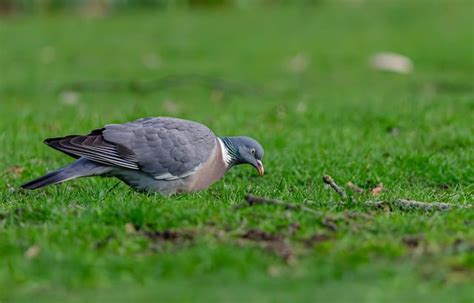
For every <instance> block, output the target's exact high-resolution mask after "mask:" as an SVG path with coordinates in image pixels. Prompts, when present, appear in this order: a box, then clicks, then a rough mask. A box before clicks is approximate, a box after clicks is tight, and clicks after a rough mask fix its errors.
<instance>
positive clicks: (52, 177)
mask: <svg viewBox="0 0 474 303" xmlns="http://www.w3.org/2000/svg"><path fill="white" fill-rule="evenodd" d="M74 178H76V177H75V176H69V175H68V174H67V173H65V172H64V171H63V169H58V170H55V171H53V172H50V173H48V174H46V175H44V176H42V177H39V178H37V179H34V180H32V181H30V182H28V183H25V184H23V185H21V188H25V189H37V188H41V187H44V186H47V185H52V184H58V183H61V182H64V181H67V180H71V179H74Z"/></svg>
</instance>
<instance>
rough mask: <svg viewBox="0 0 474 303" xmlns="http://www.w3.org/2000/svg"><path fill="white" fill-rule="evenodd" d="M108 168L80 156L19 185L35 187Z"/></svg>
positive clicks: (108, 168)
mask: <svg viewBox="0 0 474 303" xmlns="http://www.w3.org/2000/svg"><path fill="white" fill-rule="evenodd" d="M110 170H111V168H110V167H108V166H104V165H101V164H99V163H96V162H93V161H90V160H87V159H84V158H80V159H78V160H77V161H75V162H73V163H71V164H69V165H67V166H65V167H62V168H60V169H58V170H55V171H52V172H50V173H48V174H46V175H44V176H42V177H39V178H37V179H34V180H32V181H30V182H28V183H25V184H23V185H21V187H22V188H25V189H37V188H41V187H44V186H48V185H51V184H58V183H61V182H64V181H68V180H72V179H76V178H80V177H87V176H97V175H102V174H105V173H107V172H109V171H110Z"/></svg>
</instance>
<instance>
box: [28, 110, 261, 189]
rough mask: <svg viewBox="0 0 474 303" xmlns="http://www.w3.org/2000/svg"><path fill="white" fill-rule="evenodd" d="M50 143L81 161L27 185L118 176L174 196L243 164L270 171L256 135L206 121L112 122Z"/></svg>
mask: <svg viewBox="0 0 474 303" xmlns="http://www.w3.org/2000/svg"><path fill="white" fill-rule="evenodd" d="M44 143H45V144H46V145H48V146H49V147H52V148H54V149H56V150H59V151H61V152H63V153H65V154H66V155H69V156H71V157H73V158H75V159H76V160H75V161H74V162H72V163H71V164H69V165H67V166H64V167H62V168H59V169H57V170H55V171H52V172H49V173H47V174H46V175H44V176H42V177H39V178H37V179H34V180H32V181H30V182H27V183H25V184H23V185H21V187H22V188H24V189H30V190H33V189H38V188H41V187H45V186H48V185H52V184H58V183H62V182H65V181H68V180H72V179H77V178H81V177H92V176H103V177H115V178H118V179H119V180H121V181H123V182H124V183H126V184H127V185H129V186H130V187H131V188H132V189H134V190H135V191H138V192H144V193H159V194H162V195H165V196H169V195H174V194H181V193H188V192H196V191H199V190H203V189H205V188H207V187H209V186H210V185H211V184H212V183H214V182H215V181H217V180H219V179H221V178H222V177H223V176H224V174H225V173H226V172H227V171H229V169H231V168H232V167H234V166H236V165H240V164H250V165H252V166H253V167H254V168H255V169H256V170H257V171H258V174H259V175H260V176H263V174H264V167H263V164H262V158H263V155H264V150H263V148H262V146H261V145H260V143H258V142H257V141H256V140H255V139H253V138H250V137H246V136H235V137H218V136H216V135H215V134H214V133H213V132H212V131H211V130H210V129H209V128H208V127H207V126H205V125H203V124H201V123H198V122H194V121H190V120H184V119H179V118H174V117H149V118H141V119H138V120H135V121H132V122H128V123H123V124H107V125H105V126H104V127H103V128H100V129H95V130H92V131H91V132H90V133H89V134H87V135H69V136H65V137H57V138H49V139H46V140H44Z"/></svg>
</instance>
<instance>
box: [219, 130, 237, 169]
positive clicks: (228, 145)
mask: <svg viewBox="0 0 474 303" xmlns="http://www.w3.org/2000/svg"><path fill="white" fill-rule="evenodd" d="M217 139H218V140H219V145H220V147H221V152H222V160H223V161H224V163H225V165H226V166H227V167H228V168H230V167H232V166H234V165H237V164H239V150H238V148H237V147H236V146H235V144H234V142H233V140H232V138H230V137H219V138H217Z"/></svg>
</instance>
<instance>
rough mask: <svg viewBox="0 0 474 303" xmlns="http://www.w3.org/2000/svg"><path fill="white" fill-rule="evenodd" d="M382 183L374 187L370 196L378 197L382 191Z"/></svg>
mask: <svg viewBox="0 0 474 303" xmlns="http://www.w3.org/2000/svg"><path fill="white" fill-rule="evenodd" d="M383 188H384V187H383V183H379V184H378V185H377V186H376V187H374V188H373V189H372V191H371V193H372V196H374V197H376V196H379V195H380V194H381V193H382V191H383Z"/></svg>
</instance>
